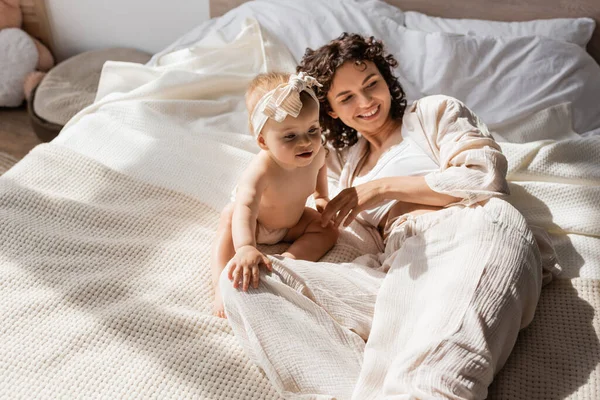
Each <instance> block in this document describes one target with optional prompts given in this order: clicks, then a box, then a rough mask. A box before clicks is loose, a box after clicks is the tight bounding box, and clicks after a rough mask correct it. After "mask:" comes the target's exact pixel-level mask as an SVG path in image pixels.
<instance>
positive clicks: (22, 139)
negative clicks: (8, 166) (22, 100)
mask: <svg viewBox="0 0 600 400" xmlns="http://www.w3.org/2000/svg"><path fill="white" fill-rule="evenodd" d="M40 143H41V142H40V140H39V139H38V138H37V136H35V133H34V132H33V128H32V127H31V124H30V123H29V116H28V115H27V108H26V106H25V105H22V106H21V107H17V108H3V107H0V152H2V153H7V154H9V155H11V156H13V157H15V158H17V159H19V160H20V159H21V158H23V157H24V156H25V155H26V154H27V153H29V151H30V150H31V149H33V148H34V147H35V146H37V145H38V144H40Z"/></svg>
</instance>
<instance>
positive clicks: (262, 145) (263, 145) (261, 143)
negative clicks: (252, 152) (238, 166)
mask: <svg viewBox="0 0 600 400" xmlns="http://www.w3.org/2000/svg"><path fill="white" fill-rule="evenodd" d="M256 143H258V147H260V148H261V149H263V150H269V147H268V146H267V143H266V142H265V137H264V136H263V135H262V133H261V134H259V135H258V136H257V137H256Z"/></svg>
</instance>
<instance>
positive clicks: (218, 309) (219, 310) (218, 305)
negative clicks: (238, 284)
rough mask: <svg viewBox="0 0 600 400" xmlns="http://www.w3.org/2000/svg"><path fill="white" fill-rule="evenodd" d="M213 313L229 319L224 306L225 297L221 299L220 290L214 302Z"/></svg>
mask: <svg viewBox="0 0 600 400" xmlns="http://www.w3.org/2000/svg"><path fill="white" fill-rule="evenodd" d="M213 315H215V316H217V317H219V318H225V319H227V316H226V315H225V307H224V306H223V299H221V294H220V293H218V292H217V293H216V295H215V301H214V303H213Z"/></svg>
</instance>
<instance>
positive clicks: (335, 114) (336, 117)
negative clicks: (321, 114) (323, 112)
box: [327, 111, 338, 119]
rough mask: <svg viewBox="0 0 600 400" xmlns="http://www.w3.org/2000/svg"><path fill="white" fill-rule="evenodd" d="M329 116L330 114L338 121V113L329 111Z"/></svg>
mask: <svg viewBox="0 0 600 400" xmlns="http://www.w3.org/2000/svg"><path fill="white" fill-rule="evenodd" d="M327 114H329V116H330V117H331V118H333V119H338V115H337V113H335V112H333V111H327Z"/></svg>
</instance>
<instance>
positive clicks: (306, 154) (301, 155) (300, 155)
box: [296, 151, 313, 158]
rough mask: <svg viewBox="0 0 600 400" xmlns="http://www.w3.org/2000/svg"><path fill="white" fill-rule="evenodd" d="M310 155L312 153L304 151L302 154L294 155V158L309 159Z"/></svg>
mask: <svg viewBox="0 0 600 400" xmlns="http://www.w3.org/2000/svg"><path fill="white" fill-rule="evenodd" d="M312 153H313V152H312V151H305V152H304V153H300V154H296V157H301V158H310V156H312Z"/></svg>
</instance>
